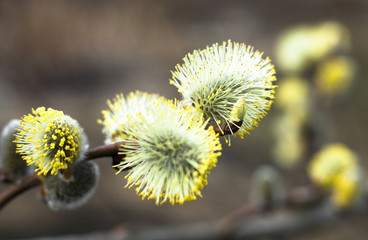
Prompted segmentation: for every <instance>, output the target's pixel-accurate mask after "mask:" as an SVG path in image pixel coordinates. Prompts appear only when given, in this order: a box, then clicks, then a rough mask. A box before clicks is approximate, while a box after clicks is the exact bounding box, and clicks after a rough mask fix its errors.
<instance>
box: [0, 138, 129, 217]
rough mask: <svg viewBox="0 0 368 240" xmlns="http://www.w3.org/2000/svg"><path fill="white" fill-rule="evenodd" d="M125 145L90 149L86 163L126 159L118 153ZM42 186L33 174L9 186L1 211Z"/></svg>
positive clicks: (0, 196) (110, 145) (122, 143)
mask: <svg viewBox="0 0 368 240" xmlns="http://www.w3.org/2000/svg"><path fill="white" fill-rule="evenodd" d="M125 144H126V142H124V141H121V142H116V143H113V144H108V145H102V146H98V147H95V148H92V149H89V150H88V151H87V153H86V157H85V159H84V161H89V160H93V159H96V158H102V157H113V162H114V159H115V161H117V158H119V157H120V159H121V158H122V157H124V155H120V156H119V155H118V153H119V149H120V147H121V146H123V145H125ZM118 156H119V157H118ZM40 184H41V181H40V179H39V178H38V175H37V174H33V175H31V176H29V177H27V178H25V179H23V181H22V182H21V183H20V184H18V185H9V186H8V188H7V189H6V190H5V191H4V192H2V193H1V195H0V210H1V209H2V208H3V207H4V206H5V205H6V204H8V203H9V202H10V201H11V200H13V199H14V198H16V197H17V196H19V195H21V194H22V193H24V192H25V191H27V190H29V189H31V188H33V187H36V186H39V185H40Z"/></svg>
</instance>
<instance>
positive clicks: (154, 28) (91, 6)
mask: <svg viewBox="0 0 368 240" xmlns="http://www.w3.org/2000/svg"><path fill="white" fill-rule="evenodd" d="M324 21H336V22H338V23H339V24H342V25H343V26H345V28H346V29H347V30H348V31H349V35H350V47H349V56H350V57H351V58H352V59H353V60H354V64H355V69H356V74H355V79H354V82H353V84H352V86H351V87H350V89H349V91H348V92H347V93H346V94H345V95H344V96H343V97H340V98H339V99H338V100H337V101H336V103H334V104H328V105H327V107H325V108H324V109H323V110H324V116H325V117H327V118H328V121H329V122H328V128H329V137H330V138H331V139H332V141H334V142H342V143H344V144H346V145H347V146H348V147H350V148H351V149H352V150H353V151H355V152H356V153H357V155H358V156H359V158H360V164H361V165H362V166H363V168H364V169H367V167H368V164H367V161H366V159H367V158H368V150H367V147H366V146H367V145H368V128H367V126H366V123H367V122H368V105H367V103H368V101H367V99H366V96H367V89H368V81H366V79H367V77H368V69H367V68H366V66H367V65H368V43H367V37H368V31H367V26H368V1H366V0H311V1H295V0H278V1H271V0H257V1H188V0H187V1H179V0H177V1H46V0H45V1H0V126H3V125H5V124H6V123H7V122H8V121H9V120H10V119H12V118H20V117H21V116H22V115H24V114H27V113H29V112H30V111H31V108H36V107H38V106H45V107H52V108H54V109H57V110H62V111H64V113H66V114H68V115H70V116H71V117H73V118H75V119H77V120H78V121H79V123H80V124H81V125H82V126H83V127H84V129H85V131H86V133H87V135H88V137H89V142H90V146H92V147H93V146H98V145H101V144H103V142H104V138H103V135H102V132H101V129H102V127H101V126H100V125H99V124H97V119H99V118H102V114H101V110H103V109H106V108H107V105H106V100H107V99H111V98H113V97H114V96H115V95H116V94H118V93H124V94H127V93H129V92H130V91H135V90H141V91H146V92H150V93H158V94H160V95H164V96H166V97H168V98H180V95H179V94H178V92H177V90H176V88H175V87H173V86H172V85H170V84H169V79H170V78H171V73H170V71H172V70H174V67H175V65H176V64H178V63H182V58H183V57H184V56H185V55H186V54H187V53H189V52H192V51H193V50H194V49H203V48H205V47H206V46H207V45H212V44H213V43H215V42H219V43H221V42H223V41H227V40H228V39H231V40H232V41H234V42H244V43H246V44H249V45H252V46H254V47H255V49H257V50H259V51H262V52H264V55H265V56H269V57H270V58H271V59H272V60H273V64H275V68H276V72H277V77H278V78H279V79H282V76H281V72H280V71H278V69H279V67H278V65H279V63H278V62H277V57H276V56H275V55H276V45H277V43H278V41H279V38H280V34H282V32H284V31H285V30H286V29H289V28H292V27H295V26H297V25H300V24H312V25H313V24H319V23H321V22H324ZM311 97H313V95H311ZM275 101H277V99H276V100H275ZM277 115H278V113H277V108H272V109H271V111H270V113H269V115H268V116H267V117H266V118H265V119H263V120H262V121H261V123H260V125H259V127H258V128H256V129H255V130H254V131H252V133H251V135H249V136H246V137H245V139H244V140H241V139H238V138H232V146H231V148H229V147H227V146H226V145H225V144H224V146H223V148H224V151H223V154H222V156H221V157H220V158H219V162H218V164H217V167H216V168H215V169H213V170H212V171H211V174H210V176H209V179H208V181H209V184H208V186H206V187H205V188H204V189H203V191H202V194H203V198H200V199H198V200H196V201H193V202H191V203H189V204H188V203H187V204H184V205H183V206H171V205H169V204H164V205H163V206H156V205H155V204H154V201H150V200H144V201H142V200H141V199H140V197H138V196H137V195H136V194H135V191H134V190H132V189H125V188H124V185H125V184H126V181H125V179H124V178H123V174H120V175H117V176H116V175H115V171H114V170H113V169H112V168H111V162H110V159H107V158H106V159H99V160H96V162H97V163H98V164H99V166H100V170H101V178H100V182H99V184H98V187H97V190H96V193H95V194H94V196H93V197H92V199H91V200H90V201H89V202H88V203H87V204H85V205H84V206H82V207H81V208H79V209H76V210H73V211H60V212H53V211H51V210H50V209H49V208H48V207H47V206H45V205H44V204H43V203H42V201H39V197H38V195H39V189H36V188H35V189H32V190H31V191H28V192H26V193H25V194H23V195H22V196H20V197H18V198H17V199H15V200H14V201H13V202H11V203H10V204H9V205H8V206H6V207H5V208H4V209H3V210H2V211H1V213H0V239H16V238H31V237H33V238H34V237H42V236H59V235H69V234H84V233H89V232H99V231H109V230H111V229H115V228H117V227H118V226H125V227H128V228H130V229H135V228H140V227H144V226H157V225H168V224H180V223H193V222H197V221H211V220H215V219H219V218H221V217H223V216H225V215H226V214H229V213H231V212H233V211H234V210H235V209H237V208H239V207H240V206H242V205H243V204H245V203H246V201H247V199H248V189H249V184H250V180H249V179H250V175H251V173H252V172H253V171H254V170H255V169H256V168H257V167H258V166H260V165H262V164H271V165H275V166H276V168H278V169H279V170H280V171H281V173H282V175H283V176H284V177H285V183H286V188H287V190H288V189H292V188H293V187H295V186H299V185H303V184H305V183H307V182H308V177H307V173H306V170H305V167H302V166H303V165H302V164H301V165H298V164H296V166H293V167H288V168H285V167H280V166H278V164H276V163H275V161H274V156H273V152H274V151H273V145H274V142H275V139H274V137H273V132H274V126H275V125H274V122H273V121H274V119H276V117H277ZM3 189H5V186H4V185H3V184H2V185H1V186H0V190H3ZM367 222H368V217H367V216H360V217H359V218H354V219H352V220H351V219H350V220H349V221H342V222H340V223H337V224H335V225H333V226H331V227H327V228H322V229H316V230H312V231H308V232H307V233H303V234H298V235H296V236H294V237H293V239H348V238H350V239H366V238H365V237H366V236H367V234H368V230H367Z"/></svg>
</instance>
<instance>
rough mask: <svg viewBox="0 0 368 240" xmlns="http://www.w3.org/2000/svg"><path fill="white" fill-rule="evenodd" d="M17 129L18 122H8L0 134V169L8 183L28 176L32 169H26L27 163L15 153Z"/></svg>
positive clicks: (14, 120)
mask: <svg viewBox="0 0 368 240" xmlns="http://www.w3.org/2000/svg"><path fill="white" fill-rule="evenodd" d="M18 127H19V120H18V119H13V120H11V121H9V122H8V123H7V124H6V125H5V126H4V128H3V130H2V132H1V139H0V169H1V170H2V172H3V174H4V176H3V177H4V178H5V179H6V180H7V181H10V182H16V181H17V180H20V179H22V178H23V177H25V176H27V175H29V174H30V173H31V172H32V170H33V168H32V167H27V163H26V162H25V161H23V159H22V157H21V156H20V155H19V154H18V153H16V150H15V148H16V144H15V143H14V142H13V141H14V140H15V136H14V134H15V133H16V129H17V128H18Z"/></svg>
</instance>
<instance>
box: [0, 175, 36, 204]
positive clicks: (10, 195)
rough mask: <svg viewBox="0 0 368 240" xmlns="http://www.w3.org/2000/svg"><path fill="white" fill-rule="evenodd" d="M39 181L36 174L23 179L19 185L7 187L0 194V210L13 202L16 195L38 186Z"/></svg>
mask: <svg viewBox="0 0 368 240" xmlns="http://www.w3.org/2000/svg"><path fill="white" fill-rule="evenodd" d="M40 183H41V181H40V180H39V178H38V176H37V175H36V174H34V175H32V176H30V177H28V178H25V179H24V180H23V181H22V182H21V183H20V184H19V185H9V186H8V188H7V189H6V190H5V191H4V192H2V193H1V195H0V209H2V208H3V207H4V206H5V205H6V204H7V203H8V202H10V201H11V200H13V199H14V198H15V197H17V196H18V195H20V194H22V193H23V192H25V191H27V190H28V189H31V188H33V187H36V186H38V185H40Z"/></svg>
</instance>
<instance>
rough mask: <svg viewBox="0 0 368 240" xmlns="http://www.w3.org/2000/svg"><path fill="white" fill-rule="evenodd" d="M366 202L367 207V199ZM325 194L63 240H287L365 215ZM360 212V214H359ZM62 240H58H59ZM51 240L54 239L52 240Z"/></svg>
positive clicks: (297, 194)
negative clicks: (209, 217)
mask: <svg viewBox="0 0 368 240" xmlns="http://www.w3.org/2000/svg"><path fill="white" fill-rule="evenodd" d="M362 199H363V202H364V203H366V202H367V199H364V198H362ZM325 200H326V198H325V196H324V194H321V192H319V191H318V189H316V188H315V187H314V186H306V187H299V188H296V189H294V190H292V191H291V192H290V193H289V194H288V195H287V197H286V199H284V201H283V202H284V205H281V204H279V205H278V206H279V207H278V208H277V209H276V208H273V209H272V211H269V208H267V206H261V205H257V204H255V205H252V204H250V205H249V204H248V205H245V206H244V207H242V208H239V209H237V210H236V211H235V212H234V213H231V214H229V215H228V216H225V217H224V218H222V219H220V220H219V221H215V222H197V223H194V224H186V225H176V226H153V227H149V228H144V229H141V230H135V231H129V229H127V228H125V227H124V225H121V227H119V228H117V229H115V230H113V231H109V232H105V233H92V234H91V233H90V234H87V235H82V236H81V235H78V236H64V237H63V239H65V240H71V239H92V240H97V239H98V240H100V239H101V240H103V239H120V240H143V239H150V240H159V239H160V240H172V239H176V240H210V239H211V240H224V239H229V240H232V239H265V238H267V239H269V238H271V239H273V238H278V237H281V238H285V237H288V236H290V235H295V234H297V233H299V232H303V231H307V230H309V229H311V228H318V227H323V226H324V225H326V224H332V223H335V222H337V221H339V220H341V219H346V218H347V217H349V216H356V215H357V214H365V213H366V210H365V208H364V207H362V205H360V206H357V207H356V208H352V209H348V210H346V211H348V212H347V213H350V214H348V215H347V214H342V212H341V211H338V210H336V209H335V208H333V207H332V206H331V204H330V202H329V201H325ZM356 210H358V211H356ZM59 238H60V237H58V239H59ZM51 239H52V238H51Z"/></svg>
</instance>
